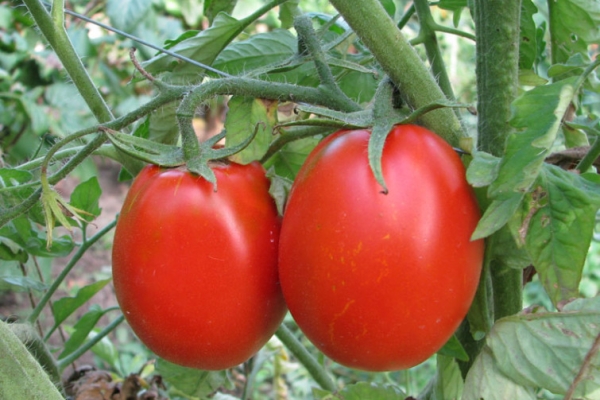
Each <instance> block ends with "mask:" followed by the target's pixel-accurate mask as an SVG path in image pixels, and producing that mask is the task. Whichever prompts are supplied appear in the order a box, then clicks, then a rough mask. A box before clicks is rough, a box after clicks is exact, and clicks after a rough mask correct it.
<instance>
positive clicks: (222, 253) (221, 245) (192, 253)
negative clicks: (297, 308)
mask: <svg viewBox="0 0 600 400" xmlns="http://www.w3.org/2000/svg"><path fill="white" fill-rule="evenodd" d="M213 171H214V172H215V175H216V177H217V184H218V190H217V191H216V192H215V191H214V190H213V185H212V184H211V183H209V182H208V181H206V180H205V179H203V178H201V177H199V176H196V175H192V174H191V173H189V172H186V171H184V170H179V169H162V168H159V167H157V166H149V167H146V168H145V169H144V170H143V171H142V172H141V173H140V174H139V176H138V177H137V178H136V179H135V181H134V183H133V185H132V187H131V189H130V190H129V193H128V195H127V198H126V199H125V203H124V205H123V209H122V211H121V214H120V217H119V220H118V223H117V228H116V232H115V239H114V247H113V280H114V286H115V291H116V295H117V300H118V302H119V304H120V306H121V308H122V310H123V313H124V315H125V317H126V319H127V321H128V322H129V324H130V325H131V328H132V329H133V331H134V332H135V333H136V334H137V336H138V337H139V338H140V340H141V341H142V342H143V343H144V344H145V345H146V346H148V348H150V349H151V350H152V351H153V352H155V353H156V354H157V355H159V356H161V357H163V358H164V359H166V360H168V361H171V362H173V363H176V364H180V365H183V366H187V367H193V368H199V369H205V370H219V369H225V368H229V367H233V366H235V365H237V364H240V363H242V362H244V361H246V360H247V359H248V358H250V357H251V356H252V355H253V354H254V353H256V352H257V351H258V350H259V349H260V348H261V347H262V346H263V345H264V344H265V343H266V342H267V341H268V340H269V338H270V337H271V336H272V335H273V333H274V332H275V330H276V329H277V327H278V326H279V324H280V323H281V321H282V319H283V317H284V314H285V312H286V307H285V303H284V301H283V296H282V294H281V289H280V286H279V281H278V276H277V247H278V238H279V229H280V218H279V217H278V215H277V210H276V207H275V204H274V202H273V199H272V198H271V197H270V195H269V193H268V188H269V183H268V180H267V178H266V177H265V172H264V169H263V168H262V166H261V165H260V164H258V163H252V164H249V165H245V166H243V165H239V164H234V163H230V164H227V165H225V164H223V165H219V166H214V167H213Z"/></svg>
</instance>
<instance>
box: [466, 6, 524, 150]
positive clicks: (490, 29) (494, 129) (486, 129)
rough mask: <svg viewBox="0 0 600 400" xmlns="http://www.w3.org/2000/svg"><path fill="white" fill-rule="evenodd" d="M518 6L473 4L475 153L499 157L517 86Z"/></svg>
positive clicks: (519, 7) (510, 128) (502, 148)
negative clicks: (476, 145)
mask: <svg viewBox="0 0 600 400" xmlns="http://www.w3.org/2000/svg"><path fill="white" fill-rule="evenodd" d="M520 12H521V2H520V1H511V2H506V1H504V0H475V1H474V10H472V13H473V18H474V20H475V32H476V35H477V43H476V52H477V64H476V72H477V96H478V97H477V98H478V103H477V114H478V116H479V117H478V127H477V128H478V129H477V130H478V132H479V137H478V141H479V150H481V151H485V152H487V153H490V154H492V155H495V156H498V157H500V156H502V153H503V152H504V146H505V142H506V138H507V137H508V135H509V134H510V133H511V132H512V127H511V126H510V125H509V123H508V121H509V119H510V115H511V108H510V106H511V103H512V102H513V100H514V99H515V98H516V96H517V90H518V84H519V80H518V79H519V19H520Z"/></svg>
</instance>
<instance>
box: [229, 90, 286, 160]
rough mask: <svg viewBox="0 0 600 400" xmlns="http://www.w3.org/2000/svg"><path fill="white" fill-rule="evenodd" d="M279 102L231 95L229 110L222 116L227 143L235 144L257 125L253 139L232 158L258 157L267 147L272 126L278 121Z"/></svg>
mask: <svg viewBox="0 0 600 400" xmlns="http://www.w3.org/2000/svg"><path fill="white" fill-rule="evenodd" d="M277 105H278V102H276V101H270V100H263V99H253V98H251V97H243V96H233V97H232V98H231V99H230V100H229V103H228V106H229V111H228V112H227V118H226V119H225V130H226V131H227V135H226V145H227V147H234V146H236V145H239V144H240V143H243V142H244V140H246V139H247V138H248V137H249V136H250V135H252V133H253V131H254V130H255V129H256V126H257V124H258V125H259V128H258V132H257V133H256V137H255V138H254V140H253V141H252V142H251V143H250V144H249V145H248V146H247V147H246V148H245V149H244V150H242V151H241V152H239V153H237V154H234V155H233V156H232V157H231V159H232V160H233V161H235V162H237V163H240V164H248V163H250V162H252V161H255V160H260V159H261V158H262V156H264V155H265V153H266V152H267V150H268V149H269V144H270V143H271V140H272V139H273V127H274V126H275V124H276V123H277Z"/></svg>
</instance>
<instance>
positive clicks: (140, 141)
mask: <svg viewBox="0 0 600 400" xmlns="http://www.w3.org/2000/svg"><path fill="white" fill-rule="evenodd" d="M107 136H108V139H109V140H110V141H111V143H112V144H113V145H114V146H115V147H116V148H118V149H119V150H121V151H122V152H124V153H126V154H129V155H130V156H132V157H135V158H137V159H138V160H142V161H145V162H147V163H150V164H154V165H160V166H162V167H177V166H180V165H183V164H185V159H184V158H183V150H182V149H181V148H180V147H177V146H173V145H170V144H163V143H158V142H155V141H152V140H148V139H144V138H141V137H137V136H132V135H127V134H124V133H120V132H114V131H112V132H109V133H108V135H107Z"/></svg>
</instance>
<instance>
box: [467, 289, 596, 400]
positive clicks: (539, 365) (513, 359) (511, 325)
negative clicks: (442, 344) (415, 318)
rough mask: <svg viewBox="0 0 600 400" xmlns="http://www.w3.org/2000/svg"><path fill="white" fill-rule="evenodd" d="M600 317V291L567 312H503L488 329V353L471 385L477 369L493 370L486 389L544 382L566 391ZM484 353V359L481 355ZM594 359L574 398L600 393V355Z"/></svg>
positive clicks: (537, 385) (560, 392)
mask: <svg viewBox="0 0 600 400" xmlns="http://www.w3.org/2000/svg"><path fill="white" fill-rule="evenodd" d="M599 320H600V297H596V298H592V299H580V300H577V301H575V302H573V303H571V304H569V305H568V307H565V312H555V313H550V312H542V313H535V314H521V315H516V316H511V317H507V318H503V319H501V320H499V321H497V322H496V324H495V325H494V328H493V329H492V331H491V332H490V334H489V335H488V338H487V340H486V346H485V347H484V351H483V352H482V355H481V356H480V357H478V360H477V361H476V363H475V365H474V366H473V367H472V368H471V371H470V372H469V375H468V376H467V386H469V384H470V383H472V382H469V381H470V376H471V375H484V374H486V375H491V373H492V372H493V375H494V379H488V380H487V381H485V382H481V383H480V390H484V391H486V392H489V393H491V392H494V391H500V393H502V387H505V386H506V387H511V386H516V387H520V388H522V389H525V390H527V391H532V390H533V389H534V388H543V389H546V390H548V391H550V392H552V393H554V394H557V395H565V394H566V392H567V390H568V389H569V387H570V385H571V383H572V382H573V380H574V379H575V375H576V374H577V373H578V372H579V371H580V369H581V367H582V363H583V361H584V359H585V358H586V355H587V354H588V352H589V351H590V349H591V348H592V345H593V343H594V341H595V340H596V338H597V336H598V323H597V322H598V321H599ZM480 358H483V359H484V360H483V361H480ZM589 361H590V362H591V365H590V366H589V368H587V370H586V371H585V372H586V373H585V374H584V376H583V377H582V378H583V379H582V380H581V381H580V383H579V385H577V387H576V389H575V393H574V394H573V398H578V399H579V398H584V399H592V398H594V399H596V398H598V393H599V392H600V375H598V373H597V371H598V369H599V368H600V357H598V356H597V354H596V356H595V357H592V358H591V359H590V360H589ZM478 362H479V365H477V364H478ZM484 371H487V373H486V372H484ZM471 380H472V378H471ZM480 393H481V392H480ZM524 393H526V392H524ZM469 398H474V397H467V399H469ZM477 398H479V397H477ZM485 398H486V400H487V399H488V398H489V399H496V398H498V399H500V398H502V399H509V398H510V399H527V398H535V397H529V396H526V397H521V396H519V395H516V393H515V395H510V396H509V395H505V396H504V397H498V396H497V395H496V396H492V397H485Z"/></svg>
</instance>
